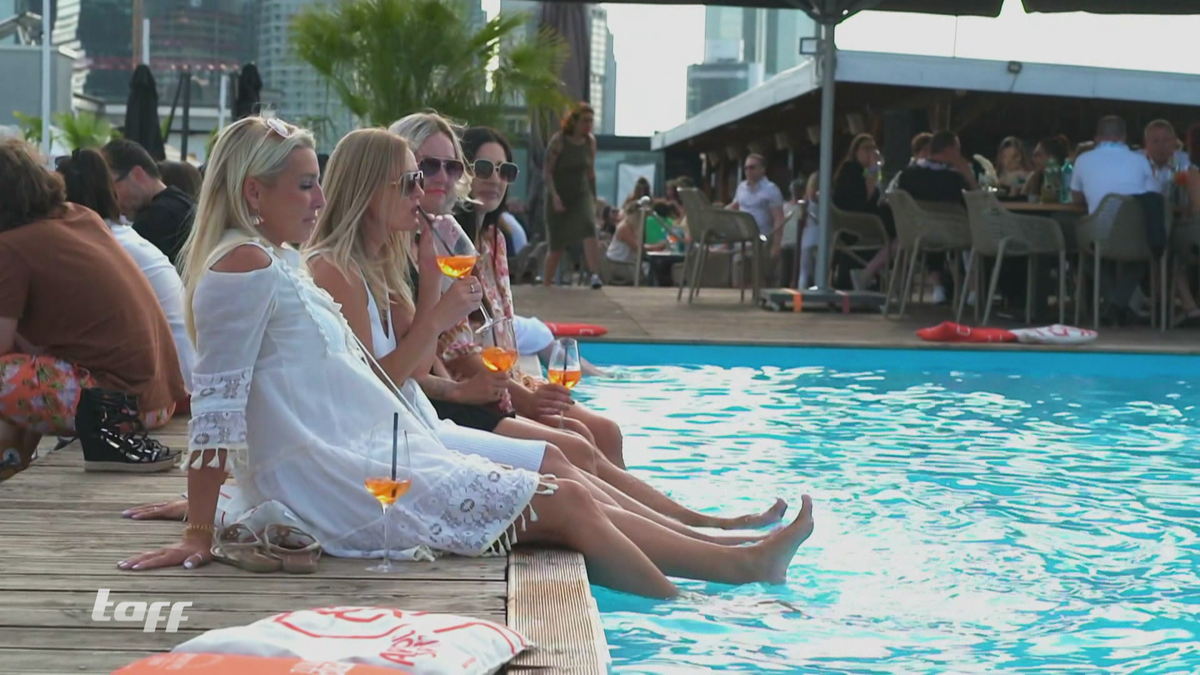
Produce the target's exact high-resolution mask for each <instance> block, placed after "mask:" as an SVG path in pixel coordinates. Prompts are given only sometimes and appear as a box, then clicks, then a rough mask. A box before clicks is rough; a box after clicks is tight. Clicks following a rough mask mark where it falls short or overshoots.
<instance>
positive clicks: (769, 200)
mask: <svg viewBox="0 0 1200 675" xmlns="http://www.w3.org/2000/svg"><path fill="white" fill-rule="evenodd" d="M734 199H735V200H736V201H737V205H738V209H739V210H741V211H745V212H746V213H749V214H750V215H752V216H754V221H755V222H756V223H758V231H759V232H760V233H762V234H770V233H771V230H774V229H775V217H774V216H772V215H771V211H772V209H777V208H778V209H782V208H783V193H782V192H780V191H779V186H778V185H775V184H774V183H772V182H771V181H769V180H767V179H766V178H760V179H759V181H758V184H757V185H754V186H753V187H751V185H750V181H748V180H744V181H742V182H741V183H739V184H738V186H737V195H735V196H734Z"/></svg>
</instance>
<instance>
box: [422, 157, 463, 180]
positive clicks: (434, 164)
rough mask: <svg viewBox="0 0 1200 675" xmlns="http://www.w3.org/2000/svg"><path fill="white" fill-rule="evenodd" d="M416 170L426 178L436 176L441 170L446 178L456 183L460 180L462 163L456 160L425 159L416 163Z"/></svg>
mask: <svg viewBox="0 0 1200 675" xmlns="http://www.w3.org/2000/svg"><path fill="white" fill-rule="evenodd" d="M417 168H418V169H420V170H421V173H423V174H425V175H426V176H436V175H437V174H438V172H439V171H441V170H442V169H445V170H446V178H449V179H450V180H451V181H456V180H458V179H459V178H462V175H463V169H464V167H463V163H462V162H460V161H458V160H457V159H438V158H437V157H426V158H425V159H422V160H421V161H420V162H418V163H417Z"/></svg>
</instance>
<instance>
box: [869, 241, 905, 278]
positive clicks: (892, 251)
mask: <svg viewBox="0 0 1200 675" xmlns="http://www.w3.org/2000/svg"><path fill="white" fill-rule="evenodd" d="M898 250H900V240H899V239H893V240H892V243H891V245H890V246H889V247H887V248H881V249H879V253H876V254H875V257H874V258H871V262H869V263H867V267H866V269H864V270H863V275H862V283H863V286H870V285H871V282H872V281H873V280H874V279H875V275H877V274H879V271H880V270H882V269H883V268H884V267H885V266H886V265H887V262H888V260H890V259H891V258H893V257H894V256H895V255H896V251H898Z"/></svg>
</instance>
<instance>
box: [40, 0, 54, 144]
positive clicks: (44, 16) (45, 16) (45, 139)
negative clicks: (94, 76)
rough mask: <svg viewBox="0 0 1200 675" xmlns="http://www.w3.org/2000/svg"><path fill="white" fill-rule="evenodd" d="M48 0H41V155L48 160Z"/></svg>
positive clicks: (49, 79)
mask: <svg viewBox="0 0 1200 675" xmlns="http://www.w3.org/2000/svg"><path fill="white" fill-rule="evenodd" d="M51 32H52V31H51V30H50V0H42V156H43V157H45V159H46V161H47V162H49V161H50V152H51V149H50V140H51V139H50V89H51V87H52V81H53V80H52V78H51V77H50V49H51V42H52V40H51V39H50V36H51Z"/></svg>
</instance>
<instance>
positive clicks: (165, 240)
mask: <svg viewBox="0 0 1200 675" xmlns="http://www.w3.org/2000/svg"><path fill="white" fill-rule="evenodd" d="M104 159H106V160H107V161H108V166H109V169H110V170H112V173H113V184H114V185H116V187H117V202H118V204H119V205H120V207H121V215H123V216H125V217H126V218H128V219H129V220H131V221H133V229H134V230H137V233H138V234H140V235H142V236H143V237H145V238H146V241H148V242H150V243H151V244H154V245H155V246H157V247H158V249H159V250H160V251H162V252H163V253H165V254H166V255H167V259H169V260H170V261H171V264H172V265H175V264H178V262H179V260H178V258H179V249H180V247H181V246H183V242H184V240H185V239H187V236H188V231H189V230H191V228H192V211H193V210H194V209H195V207H196V203H195V201H194V200H193V199H192V198H191V197H189V196H188V195H187V194H186V193H185V192H184V191H183V190H180V189H179V188H176V187H168V186H167V184H166V183H164V182H163V180H162V174H160V173H159V171H158V164H157V163H156V162H155V161H154V160H153V159H152V158H151V157H150V153H148V152H146V150H145V148H143V147H142V146H140V145H138V144H137V143H134V142H133V141H130V140H127V139H124V138H118V139H116V140H113V141H109V142H108V144H107V145H105V146H104Z"/></svg>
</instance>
